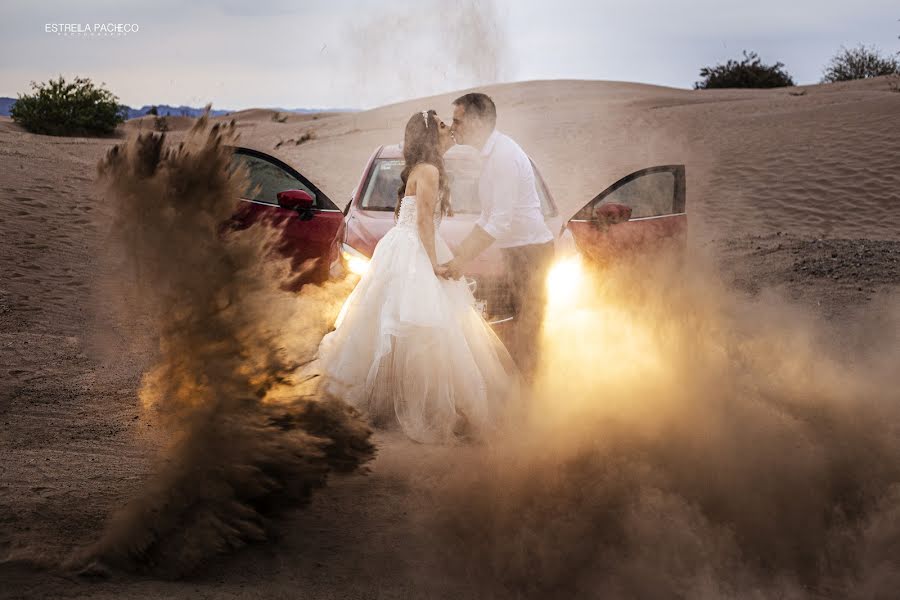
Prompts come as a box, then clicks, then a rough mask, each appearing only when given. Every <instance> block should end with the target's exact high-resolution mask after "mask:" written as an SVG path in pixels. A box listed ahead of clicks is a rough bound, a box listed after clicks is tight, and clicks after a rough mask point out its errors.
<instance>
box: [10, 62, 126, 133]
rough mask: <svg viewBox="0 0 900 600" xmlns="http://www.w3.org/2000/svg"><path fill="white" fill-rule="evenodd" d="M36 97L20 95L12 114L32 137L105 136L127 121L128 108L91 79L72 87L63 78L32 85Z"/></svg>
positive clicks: (80, 78) (80, 80) (82, 78)
mask: <svg viewBox="0 0 900 600" xmlns="http://www.w3.org/2000/svg"><path fill="white" fill-rule="evenodd" d="M31 87H32V88H33V89H34V93H33V94H19V97H18V99H17V100H16V102H15V104H13V106H12V109H11V110H10V116H12V118H13V120H14V121H15V122H17V123H19V124H21V125H22V127H24V128H25V129H27V130H28V131H31V132H32V133H42V134H46V135H106V134H110V133H112V132H113V131H115V129H116V125H118V124H119V123H122V122H124V121H125V110H126V109H125V107H124V106H122V105H120V104H119V99H118V98H117V97H116V96H115V95H114V94H113V93H112V92H110V91H109V90H106V89H103V88H102V87H98V86H95V85H94V84H93V82H91V80H90V79H87V78H84V77H76V78H75V81H74V82H72V83H68V82H66V81H65V80H64V79H63V77H62V75H60V76H59V79H56V80H54V79H51V80H50V81H48V82H47V83H40V84H38V83H35V82H33V81H32V82H31Z"/></svg>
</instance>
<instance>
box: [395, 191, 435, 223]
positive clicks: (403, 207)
mask: <svg viewBox="0 0 900 600" xmlns="http://www.w3.org/2000/svg"><path fill="white" fill-rule="evenodd" d="M440 224H441V205H440V204H437V205H435V207H434V228H435V229H437V228H438V227H439V226H440ZM397 225H399V226H401V227H413V228H415V227H416V197H415V196H404V197H403V199H402V200H401V201H400V214H399V215H398V216H397Z"/></svg>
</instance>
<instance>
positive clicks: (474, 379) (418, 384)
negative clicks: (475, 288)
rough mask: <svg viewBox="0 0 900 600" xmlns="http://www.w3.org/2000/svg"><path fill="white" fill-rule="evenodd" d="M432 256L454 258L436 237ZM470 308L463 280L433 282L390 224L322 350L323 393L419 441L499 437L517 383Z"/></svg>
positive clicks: (417, 247)
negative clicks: (495, 433)
mask: <svg viewBox="0 0 900 600" xmlns="http://www.w3.org/2000/svg"><path fill="white" fill-rule="evenodd" d="M435 250H436V253H437V258H438V262H441V263H442V262H446V261H448V260H450V259H451V258H452V257H453V254H452V252H451V251H450V249H449V248H448V247H447V244H446V243H445V242H444V240H443V239H442V238H441V237H440V235H439V234H436V235H435ZM474 302H475V299H474V297H473V295H472V292H471V290H470V289H469V286H468V284H467V283H466V282H465V280H459V281H453V280H446V279H443V278H440V277H437V276H436V275H435V274H434V271H433V269H432V266H431V261H430V260H429V259H428V255H427V254H426V252H425V248H424V246H423V245H422V243H421V242H420V240H419V237H418V233H417V231H416V229H415V228H414V227H410V226H404V225H397V226H395V227H394V228H393V229H391V230H390V231H389V232H388V233H387V234H386V235H385V236H384V237H383V238H382V239H381V241H380V242H379V243H378V245H377V246H376V247H375V252H374V254H373V256H372V260H371V262H370V264H369V269H368V271H366V273H365V274H364V275H363V276H362V278H361V279H360V281H359V283H358V284H357V286H356V288H355V289H354V290H353V292H352V293H351V294H350V296H349V297H348V299H347V301H346V302H345V304H344V306H343V308H342V309H341V314H340V316H339V317H338V322H337V325H336V329H335V330H334V331H332V332H331V333H329V334H328V335H326V336H325V338H324V339H323V340H322V343H321V345H320V347H319V358H320V361H321V369H322V374H323V376H324V385H325V386H326V389H327V391H329V392H330V393H332V394H335V395H337V396H339V397H342V398H343V399H344V400H345V401H346V402H348V403H349V404H351V405H352V406H354V407H356V408H357V409H359V410H360V411H361V412H362V413H363V414H364V415H365V416H366V417H367V418H368V419H370V421H371V422H372V423H373V424H374V425H376V426H379V427H385V428H391V427H393V426H399V427H400V428H402V430H403V431H404V432H405V433H406V435H408V436H409V437H410V438H412V439H413V440H416V441H419V442H423V443H448V442H453V441H454V440H458V439H460V438H461V437H462V438H464V437H470V436H474V437H481V436H484V435H485V434H487V433H488V432H490V431H492V430H494V429H496V428H497V427H498V426H499V425H500V424H501V422H502V421H503V418H504V414H505V413H506V411H507V410H508V409H509V408H511V406H510V403H511V402H515V400H516V399H517V398H518V392H519V375H518V372H517V370H516V367H515V365H514V363H513V361H512V359H511V358H510V355H509V353H508V352H507V350H506V348H505V347H504V346H503V343H502V342H501V341H500V339H499V338H498V337H497V335H496V334H495V333H494V331H493V330H492V329H491V328H490V326H489V325H488V324H487V323H486V322H485V321H484V319H483V318H482V317H481V315H480V314H479V312H478V311H477V310H476V309H475V307H474Z"/></svg>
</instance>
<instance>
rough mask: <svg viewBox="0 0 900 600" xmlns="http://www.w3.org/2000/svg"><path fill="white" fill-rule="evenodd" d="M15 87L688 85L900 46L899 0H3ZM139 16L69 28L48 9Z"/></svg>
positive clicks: (1, 78)
mask: <svg viewBox="0 0 900 600" xmlns="http://www.w3.org/2000/svg"><path fill="white" fill-rule="evenodd" d="M2 11H3V13H2V14H3V18H2V20H0V96H12V97H15V96H16V94H17V93H18V92H23V91H27V89H28V84H29V82H30V81H32V80H37V81H44V80H46V79H48V78H50V77H54V76H56V75H58V74H63V75H65V76H74V75H81V76H86V77H90V78H92V79H93V80H95V81H97V82H105V83H106V85H107V87H108V88H109V89H111V90H112V91H113V92H114V93H116V94H117V95H118V96H119V98H120V100H121V101H122V102H124V103H126V104H129V105H131V106H141V105H144V104H164V103H165V104H173V105H178V104H188V105H192V106H202V105H203V104H205V103H206V102H212V103H213V105H214V107H216V108H227V109H240V108H247V107H257V106H258V107H275V106H280V107H289V108H296V107H317V108H323V107H350V108H369V107H373V106H378V105H382V104H386V103H390V102H396V101H400V100H404V99H408V98H413V97H418V96H423V95H429V94H435V93H441V92H446V91H452V90H455V89H460V88H465V87H471V86H476V85H481V84H486V83H492V82H501V81H519V80H532V79H562V78H566V79H567V78H576V79H608V80H618V81H637V82H644V83H655V84H661V85H669V86H674V87H681V88H689V87H691V86H692V84H693V82H694V81H695V80H696V79H697V77H698V71H699V69H700V67H701V66H703V65H710V64H714V63H717V62H724V61H725V60H727V59H729V58H738V57H740V55H741V51H742V50H744V49H747V50H756V51H757V52H758V53H759V54H760V55H761V56H762V58H763V59H764V60H765V61H767V62H775V61H781V62H783V63H785V64H786V68H787V69H788V71H789V72H790V73H791V74H792V75H793V76H794V78H795V80H797V82H798V83H814V82H816V81H818V80H819V78H820V77H821V73H822V67H823V66H824V64H825V63H826V62H827V61H828V59H829V57H830V56H832V55H833V54H834V53H835V51H836V50H838V49H839V48H840V47H841V46H842V45H844V46H853V45H856V44H859V43H865V44H868V45H875V46H878V47H880V48H881V49H882V50H883V51H885V52H896V51H898V50H900V40H898V39H897V36H898V35H900V20H898V19H900V3H898V2H897V0H855V1H852V2H850V1H846V0H842V1H835V0H755V1H753V2H748V1H746V0H741V1H734V0H683V1H678V0H667V1H664V0H618V1H610V0H550V1H547V0H543V1H540V0H443V1H441V0H392V1H374V0H369V1H367V0H306V1H302V0H150V1H146V0H145V1H141V2H136V1H130V0H77V1H72V0H43V1H40V2H35V1H33V0H11V1H10V0H4V2H3V8H2ZM100 23H122V24H134V25H137V26H138V31H137V32H136V33H129V34H127V35H124V36H103V35H95V36H91V35H84V34H81V35H68V36H66V35H57V34H56V33H53V32H47V31H46V29H47V26H48V25H49V24H77V25H79V26H80V27H81V28H85V27H91V28H92V27H94V25H95V24H100Z"/></svg>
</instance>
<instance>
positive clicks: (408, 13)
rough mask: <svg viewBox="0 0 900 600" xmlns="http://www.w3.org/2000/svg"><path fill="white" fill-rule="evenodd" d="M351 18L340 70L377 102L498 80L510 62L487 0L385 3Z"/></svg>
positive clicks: (508, 74)
mask: <svg viewBox="0 0 900 600" xmlns="http://www.w3.org/2000/svg"><path fill="white" fill-rule="evenodd" d="M377 13H378V16H377V17H374V18H367V19H366V20H365V21H360V22H357V23H355V24H354V25H353V27H352V28H351V29H350V32H349V36H348V40H347V41H348V49H349V50H350V53H349V54H348V56H347V57H346V61H347V64H345V65H344V70H351V71H352V72H356V73H357V74H358V76H357V81H358V84H359V86H360V90H359V94H360V95H363V96H364V97H366V98H368V99H370V100H371V102H369V104H370V105H373V106H378V105H383V104H388V103H391V102H398V101H402V100H406V99H408V98H417V97H423V96H431V95H434V94H439V93H445V92H448V91H450V90H456V89H461V88H469V87H473V86H478V85H487V84H492V83H498V82H500V81H506V80H509V79H511V78H512V77H513V75H514V70H515V66H514V64H513V60H512V52H511V50H510V46H509V40H508V34H507V31H506V26H505V24H504V22H505V20H504V19H503V18H501V15H500V12H499V10H498V8H497V5H496V2H494V0H462V1H461V2H455V3H452V4H447V3H446V2H439V1H437V0H425V1H417V2H399V3H391V4H390V5H385V6H382V7H379V9H378V11H377Z"/></svg>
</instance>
